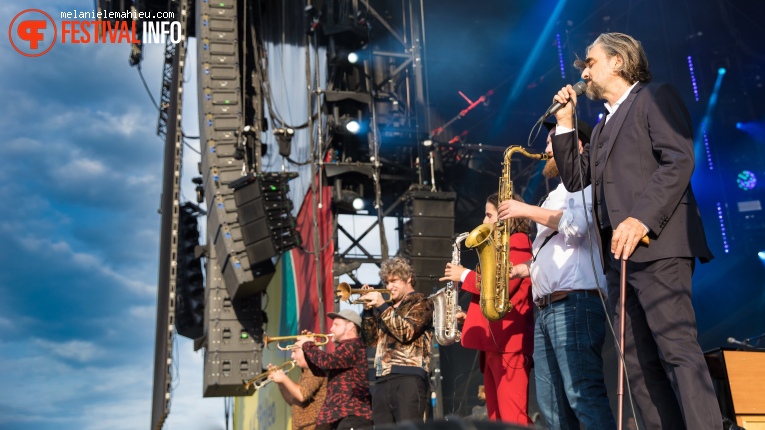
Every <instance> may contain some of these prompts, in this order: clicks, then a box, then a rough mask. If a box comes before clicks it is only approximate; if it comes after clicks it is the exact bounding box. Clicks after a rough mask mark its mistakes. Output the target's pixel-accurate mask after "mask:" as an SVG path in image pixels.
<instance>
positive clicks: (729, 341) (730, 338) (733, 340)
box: [728, 337, 736, 343]
mask: <svg viewBox="0 0 765 430" xmlns="http://www.w3.org/2000/svg"><path fill="white" fill-rule="evenodd" d="M728 343H736V339H735V338H732V337H729V338H728Z"/></svg>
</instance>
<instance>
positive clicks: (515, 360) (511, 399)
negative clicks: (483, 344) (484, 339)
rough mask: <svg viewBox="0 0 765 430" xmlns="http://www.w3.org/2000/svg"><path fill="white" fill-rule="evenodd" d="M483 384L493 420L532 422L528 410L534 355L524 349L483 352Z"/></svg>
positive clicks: (527, 423)
mask: <svg viewBox="0 0 765 430" xmlns="http://www.w3.org/2000/svg"><path fill="white" fill-rule="evenodd" d="M482 355H484V357H485V361H484V365H483V386H484V391H485V393H486V412H487V413H488V415H489V419H490V420H494V421H503V422H507V423H513V424H520V425H530V424H533V423H532V421H531V419H530V418H529V414H528V406H529V372H530V371H531V358H530V357H528V356H526V355H524V354H521V353H504V354H500V353H498V352H488V351H487V352H484V353H483V354H482Z"/></svg>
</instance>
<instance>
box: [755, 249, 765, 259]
mask: <svg viewBox="0 0 765 430" xmlns="http://www.w3.org/2000/svg"><path fill="white" fill-rule="evenodd" d="M757 256H758V257H760V260H762V261H765V251H760V252H758V253H757Z"/></svg>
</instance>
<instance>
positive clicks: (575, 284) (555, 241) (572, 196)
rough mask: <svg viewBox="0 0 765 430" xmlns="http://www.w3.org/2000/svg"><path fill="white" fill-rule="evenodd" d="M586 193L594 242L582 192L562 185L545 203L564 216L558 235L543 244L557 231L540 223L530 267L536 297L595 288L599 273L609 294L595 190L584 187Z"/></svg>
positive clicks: (603, 287)
mask: <svg viewBox="0 0 765 430" xmlns="http://www.w3.org/2000/svg"><path fill="white" fill-rule="evenodd" d="M584 196H585V201H586V202H587V216H588V217H589V225H590V237H591V238H592V240H591V241H590V239H589V238H588V235H587V220H586V219H585V212H584V211H585V209H584V204H582V193H581V192H576V193H569V192H568V191H566V188H564V187H563V184H560V185H558V187H557V188H556V189H554V190H553V191H552V192H551V193H550V194H549V195H548V196H547V199H545V201H544V203H543V204H542V207H543V208H544V209H551V210H556V211H557V210H560V211H563V215H562V216H561V219H560V223H559V224H558V234H557V235H555V236H553V237H552V238H551V239H550V240H549V241H547V243H546V244H545V245H544V246H542V243H544V241H545V239H547V237H548V236H550V235H551V234H553V233H554V232H555V230H553V229H551V228H549V227H546V226H544V225H541V224H537V237H536V239H534V244H533V245H532V253H533V255H534V256H536V260H535V261H534V262H533V263H532V264H531V267H530V268H529V271H530V274H531V285H532V287H531V289H532V294H533V296H534V300H538V299H539V298H540V297H542V296H545V295H548V294H551V293H553V292H555V291H573V290H594V289H595V288H596V286H597V285H596V283H595V277H596V276H597V279H598V282H599V283H600V288H601V291H602V292H603V293H604V294H605V293H606V275H605V274H603V266H602V265H601V263H600V250H599V248H598V239H597V236H596V234H598V233H597V231H596V227H595V221H594V219H593V216H592V193H591V191H590V187H589V186H588V187H587V188H585V189H584ZM590 243H592V248H591V247H590ZM591 254H592V258H591V257H590V255H591ZM593 262H594V270H593ZM596 274H597V275H596Z"/></svg>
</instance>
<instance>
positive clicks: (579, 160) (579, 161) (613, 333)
mask: <svg viewBox="0 0 765 430" xmlns="http://www.w3.org/2000/svg"><path fill="white" fill-rule="evenodd" d="M576 108H577V105H576V104H574V106H573V112H574V132H573V138H572V139H573V142H574V146H575V147H576V148H577V156H576V160H577V164H578V167H579V188H580V190H579V192H580V194H581V196H582V204H583V206H584V220H585V222H586V224H587V240H588V242H589V244H590V265H591V267H592V273H593V275H594V277H595V286H596V287H597V289H598V293H601V292H602V291H603V290H602V289H601V288H600V281H599V280H598V269H597V267H596V265H595V245H594V243H593V241H592V233H591V231H592V228H591V227H592V223H591V222H590V216H589V213H588V212H589V210H588V209H587V200H586V196H585V192H584V189H585V186H584V168H583V167H582V151H579V115H578V113H577V109H576ZM603 125H604V126H605V123H603ZM593 129H594V127H593ZM590 137H592V136H590ZM589 144H590V147H592V140H590V143H589ZM588 155H589V151H588ZM590 182H592V181H590ZM590 186H591V187H592V186H594V185H593V184H592V183H590ZM593 191H594V190H593ZM591 203H593V202H591ZM592 207H593V208H594V207H595V206H594V204H592ZM593 210H594V209H593ZM602 246H603V247H605V246H606V244H602ZM600 252H601V255H602V253H603V250H602V249H601V250H600ZM599 258H601V256H599ZM604 260H605V258H604ZM604 264H605V262H604ZM604 269H605V268H604ZM625 293H626V292H625ZM606 294H608V285H606ZM620 294H621V292H620ZM598 296H599V297H600V304H601V305H602V306H603V310H604V311H605V313H606V323H607V325H608V329H609V331H610V332H611V336H612V337H613V339H614V346H615V348H614V349H615V350H616V354H617V355H618V357H619V360H620V361H621V363H622V366H623V367H624V374H625V376H626V377H625V378H624V379H625V381H626V382H627V397H628V399H629V404H630V410H631V411H632V416H633V417H634V418H635V428H636V430H640V425H639V424H638V422H637V414H636V413H635V404H634V402H633V399H632V387H631V386H630V378H629V372H628V371H627V362H626V361H625V360H624V354H622V349H621V346H620V344H619V339H618V337H617V336H616V330H614V325H613V323H612V322H611V318H609V317H608V315H609V312H608V305H607V304H606V300H605V298H604V297H603V294H598ZM614 316H616V313H614ZM617 378H618V375H617ZM617 418H618V417H617ZM622 418H624V417H622ZM618 425H619V424H618V423H617V427H618Z"/></svg>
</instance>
